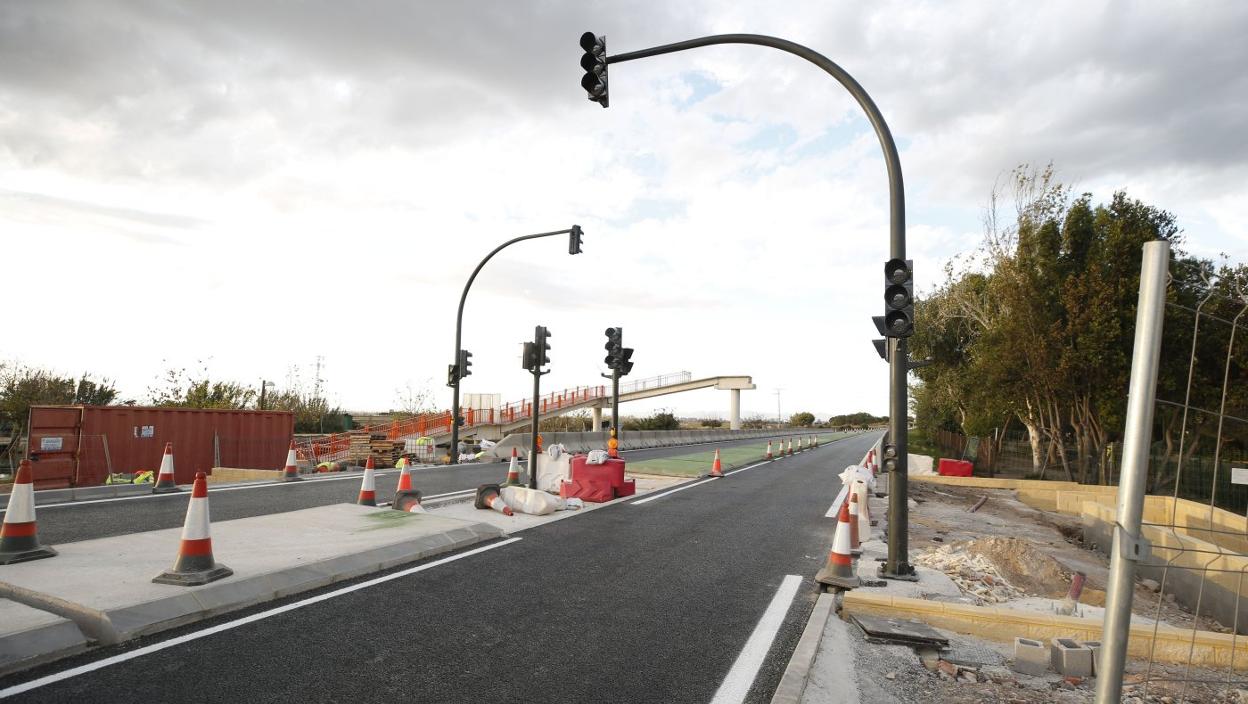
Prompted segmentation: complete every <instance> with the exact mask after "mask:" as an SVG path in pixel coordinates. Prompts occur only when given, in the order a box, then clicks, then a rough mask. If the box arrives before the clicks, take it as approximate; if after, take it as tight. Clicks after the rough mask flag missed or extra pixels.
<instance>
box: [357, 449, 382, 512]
mask: <svg viewBox="0 0 1248 704" xmlns="http://www.w3.org/2000/svg"><path fill="white" fill-rule="evenodd" d="M355 503H357V504H359V505H360V506H376V505H377V484H376V482H375V481H374V480H373V456H372V455H369V456H368V461H367V462H365V463H364V480H363V481H362V482H360V498H359V499H357V500H356V502H355Z"/></svg>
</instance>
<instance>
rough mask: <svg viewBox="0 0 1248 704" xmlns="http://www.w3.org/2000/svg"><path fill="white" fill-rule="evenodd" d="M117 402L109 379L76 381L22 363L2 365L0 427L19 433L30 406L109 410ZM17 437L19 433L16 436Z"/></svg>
mask: <svg viewBox="0 0 1248 704" xmlns="http://www.w3.org/2000/svg"><path fill="white" fill-rule="evenodd" d="M116 400H117V389H116V387H114V386H113V382H112V381H110V380H108V379H100V380H99V381H96V380H94V379H92V378H91V376H90V375H88V374H83V375H82V376H81V377H79V378H77V379H75V378H74V377H72V376H61V375H59V374H57V373H55V372H51V371H48V370H46V369H41V368H38V367H31V366H26V365H23V364H20V363H10V364H4V363H0V427H2V428H6V429H10V430H15V431H17V432H20V430H21V428H23V427H24V426H25V424H26V419H27V417H28V415H29V413H30V407H31V406H63V405H90V406H107V405H109V404H111V403H113V402H114V401H116ZM15 434H16V433H15Z"/></svg>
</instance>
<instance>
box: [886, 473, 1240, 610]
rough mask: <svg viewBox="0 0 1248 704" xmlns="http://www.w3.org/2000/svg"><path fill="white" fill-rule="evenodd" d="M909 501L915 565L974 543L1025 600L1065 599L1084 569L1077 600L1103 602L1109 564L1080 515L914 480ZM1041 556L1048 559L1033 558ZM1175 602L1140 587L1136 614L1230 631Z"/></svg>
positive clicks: (1009, 494) (1008, 494)
mask: <svg viewBox="0 0 1248 704" xmlns="http://www.w3.org/2000/svg"><path fill="white" fill-rule="evenodd" d="M985 496H987V497H988V500H987V502H985V503H984V505H983V506H982V507H981V508H980V509H979V510H978V511H976V512H975V513H973V514H972V513H967V511H966V509H968V508H970V507H971V506H974V505H975V503H976V502H977V501H978V500H979V499H980V498H982V497H985ZM910 498H911V499H913V500H914V501H915V502H916V503H917V504H918V506H917V507H915V508H913V509H911V511H910V552H911V559H912V560H914V561H915V562H922V561H923V558H922V557H921V555H922V554H923V553H924V552H925V551H932V550H936V549H938V548H940V547H942V546H945V545H954V546H959V547H968V546H966V545H965V544H966V543H971V542H972V541H974V542H975V543H977V545H971V546H969V547H970V549H971V551H973V552H977V553H979V554H983V555H984V556H985V557H988V558H989V559H991V560H992V561H993V563H994V564H996V565H997V566H998V568H999V569H1001V571H1002V575H1001V576H1003V577H1005V578H1006V580H1007V581H1008V582H1009V583H1010V584H1013V585H1014V586H1017V587H1019V588H1020V589H1021V590H1022V591H1023V592H1024V593H1025V594H1027V595H1030V596H1036V597H1047V598H1051V599H1060V598H1061V597H1063V596H1065V595H1066V592H1067V590H1068V589H1069V587H1070V579H1071V575H1072V574H1073V573H1074V572H1083V573H1084V574H1085V575H1087V581H1086V583H1085V585H1084V590H1083V596H1082V598H1081V599H1080V603H1082V604H1085V605H1088V606H1091V607H1100V606H1103V605H1104V603H1105V583H1106V581H1107V580H1108V579H1109V559H1108V558H1107V557H1105V556H1104V555H1102V554H1101V553H1099V552H1097V551H1095V550H1092V549H1090V547H1089V546H1085V545H1084V544H1083V527H1082V525H1081V524H1080V522H1079V519H1078V518H1075V517H1074V516H1066V515H1063V514H1059V513H1050V512H1048V511H1040V510H1037V509H1034V508H1032V507H1030V506H1028V505H1027V504H1024V503H1023V502H1021V501H1019V500H1018V499H1016V498H1015V497H1014V492H1013V491H1009V490H1005V489H972V488H962V487H953V486H947V485H936V484H927V483H924V482H911V483H910ZM992 538H998V539H1001V540H999V541H993V540H990V539H992ZM1020 540H1021V541H1025V543H1026V545H1025V546H1024V547H1023V548H1021V549H1015V548H1017V544H1013V545H1012V544H1011V542H1012V541H1020ZM985 543H987V545H985ZM994 543H995V545H994ZM994 548H996V549H994ZM1031 551H1035V552H1034V554H1033V553H1032V552H1031ZM1037 554H1038V555H1039V556H1040V557H1042V558H1048V559H1036V557H1037ZM955 581H956V580H955ZM1172 599H1173V597H1171V598H1164V597H1162V596H1161V595H1159V594H1158V593H1156V592H1154V591H1152V590H1150V589H1148V588H1147V587H1145V586H1144V585H1143V584H1138V583H1137V584H1136V588H1135V598H1134V599H1133V600H1132V607H1131V610H1132V612H1133V613H1134V614H1136V615H1137V616H1140V617H1142V618H1143V619H1146V620H1147V621H1148V622H1152V621H1154V620H1160V621H1161V622H1162V623H1166V624H1170V625H1172V626H1178V627H1180V628H1191V627H1192V625H1193V624H1194V623H1198V626H1199V628H1200V629H1201V630H1207V631H1216V632H1221V633H1226V632H1229V629H1227V628H1226V627H1224V626H1223V625H1222V624H1220V623H1218V622H1217V621H1215V620H1213V619H1210V618H1208V617H1206V616H1203V615H1202V616H1201V617H1200V618H1199V619H1198V620H1197V619H1195V618H1193V615H1192V613H1191V611H1189V610H1187V609H1186V608H1185V607H1183V606H1182V605H1180V604H1178V603H1176V602H1174V601H1173V600H1172ZM1159 607H1160V610H1159ZM1090 611H1091V612H1090V613H1087V614H1085V615H1094V614H1095V613H1097V610H1096V609H1091V610H1090Z"/></svg>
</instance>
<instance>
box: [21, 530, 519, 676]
mask: <svg viewBox="0 0 1248 704" xmlns="http://www.w3.org/2000/svg"><path fill="white" fill-rule="evenodd" d="M517 540H521V538H509V539H507V540H504V541H501V542H498V543H493V544H491V545H486V546H484V547H479V548H474V549H472V550H469V551H468V552H461V553H459V554H458V555H451V556H450V557H444V558H442V559H440V560H434V561H433V562H428V563H425V564H423V565H417V566H416V567H410V568H408V569H405V570H400V571H398V572H393V573H391V574H388V575H384V576H382V577H377V578H375V579H370V580H368V581H366V582H360V583H359V584H352V585H351V586H349V587H343V588H342V589H335V590H334V591H332V592H326V593H324V594H318V595H316V596H314V597H309V598H307V599H304V600H302V601H296V602H293V603H290V604H286V605H285V606H279V607H277V608H275V609H269V610H268V611H261V612H260V613H257V614H252V615H250V616H244V617H243V618H240V619H237V620H234V621H229V622H227V623H222V624H219V625H216V626H213V627H212V628H205V629H204V630H202V631H195V632H194V633H187V634H186V635H181V636H178V637H177V638H170V639H169V640H166V641H161V642H159V643H153V644H152V645H148V646H145V647H142V648H139V649H137V650H131V651H128V652H125V653H121V654H120V655H114V656H112V657H108V658H104V659H102V660H96V661H95V662H91V663H87V664H86V665H80V666H78V667H75V668H72V669H69V670H65V671H63V672H57V673H56V674H52V675H48V676H46V677H40V678H39V679H37V680H31V681H29V682H25V683H22V684H19V685H14V686H12V687H8V688H6V689H0V699H4V698H6V697H12V696H15V695H18V694H22V693H23V692H29V691H30V690H32V689H38V688H39V687H43V686H45V685H49V684H53V683H56V682H60V681H62V680H67V679H70V678H71V677H77V676H78V675H85V674H86V673H88V672H94V671H95V670H100V669H103V668H105V667H108V666H110V665H116V664H117V663H121V662H125V661H127V660H133V659H135V658H138V657H142V656H144V655H147V654H148V653H154V652H157V651H159V650H164V649H165V648H172V647H173V646H175V645H181V644H182V643H187V642H190V641H193V640H198V639H200V638H204V637H206V636H210V635H214V634H216V633H221V632H222V631H228V630H231V629H234V628H238V627H239V626H245V625H247V624H249V623H255V622H256V621H261V620H264V619H266V618H269V617H270V616H277V615H278V614H284V613H286V612H287V611H294V610H295V609H301V608H303V607H305V606H311V605H312V604H318V603H320V602H322V601H327V600H329V599H333V598H334V597H338V596H342V595H343V594H350V593H351V592H355V591H359V590H361V589H366V588H368V587H372V586H376V585H378V584H382V583H384V582H389V581H392V580H395V579H400V578H402V577H406V576H408V575H412V574H416V573H417V572H424V571H425V570H428V569H432V568H434V567H439V566H441V565H445V564H446V563H448V562H454V561H456V560H462V559H463V558H465V557H472V556H473V555H477V554H480V553H483V552H485V551H487V550H493V549H494V548H501V547H503V546H504V545H510V544H512V543H514V542H516V541H517Z"/></svg>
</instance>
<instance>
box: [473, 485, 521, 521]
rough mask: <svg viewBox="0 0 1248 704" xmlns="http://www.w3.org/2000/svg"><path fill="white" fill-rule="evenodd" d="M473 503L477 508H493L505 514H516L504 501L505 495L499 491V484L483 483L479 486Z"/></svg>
mask: <svg viewBox="0 0 1248 704" xmlns="http://www.w3.org/2000/svg"><path fill="white" fill-rule="evenodd" d="M472 505H473V506H476V507H477V508H492V509H494V510H495V511H498V512H499V513H501V514H503V515H504V516H511V515H513V514H514V512H513V511H512V510H511V507H510V506H508V505H507V502H506V501H503V495H502V494H501V493H499V486H498V485H497V484H482V485H481V486H479V487H477V497H476V500H475V501H473V504H472Z"/></svg>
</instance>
